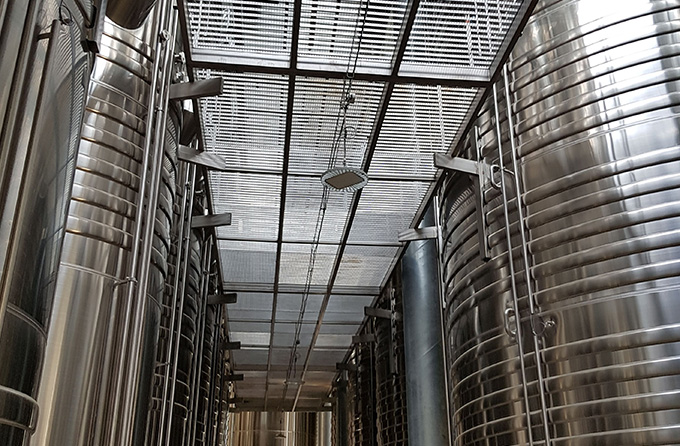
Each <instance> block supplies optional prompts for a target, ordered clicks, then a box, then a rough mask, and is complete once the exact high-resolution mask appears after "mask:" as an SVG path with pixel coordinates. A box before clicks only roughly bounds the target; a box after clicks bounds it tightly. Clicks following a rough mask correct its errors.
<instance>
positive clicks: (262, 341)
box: [230, 331, 271, 348]
mask: <svg viewBox="0 0 680 446" xmlns="http://www.w3.org/2000/svg"><path fill="white" fill-rule="evenodd" d="M270 338H271V336H270V334H269V333H256V332H245V331H232V332H231V336H230V339H231V340H232V341H234V342H240V343H241V347H242V348H250V347H268V346H269V343H270Z"/></svg>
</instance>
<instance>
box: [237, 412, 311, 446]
mask: <svg viewBox="0 0 680 446" xmlns="http://www.w3.org/2000/svg"><path fill="white" fill-rule="evenodd" d="M319 416H320V414H319V413H316V412H234V413H232V414H231V415H230V417H231V421H230V431H229V443H228V444H229V445H230V446H316V439H317V433H316V430H317V419H318V417H319Z"/></svg>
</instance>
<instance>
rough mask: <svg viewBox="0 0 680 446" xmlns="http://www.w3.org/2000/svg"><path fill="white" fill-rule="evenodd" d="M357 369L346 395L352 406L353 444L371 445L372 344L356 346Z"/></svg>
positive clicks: (372, 410) (373, 387)
mask: <svg viewBox="0 0 680 446" xmlns="http://www.w3.org/2000/svg"><path fill="white" fill-rule="evenodd" d="M356 365H357V371H356V373H355V374H354V383H353V388H354V389H353V391H352V392H351V393H350V392H349V391H348V396H349V398H350V399H351V400H352V402H353V406H354V423H352V428H353V433H352V435H353V437H354V443H353V444H354V446H373V444H374V443H375V434H376V432H375V377H374V374H375V358H374V355H373V345H372V344H370V343H362V344H358V345H357V346H356Z"/></svg>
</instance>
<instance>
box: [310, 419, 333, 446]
mask: <svg viewBox="0 0 680 446" xmlns="http://www.w3.org/2000/svg"><path fill="white" fill-rule="evenodd" d="M332 444H333V414H332V412H317V413H316V441H315V442H314V446H331V445H332Z"/></svg>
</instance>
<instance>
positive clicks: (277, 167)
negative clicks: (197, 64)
mask: <svg viewBox="0 0 680 446" xmlns="http://www.w3.org/2000/svg"><path fill="white" fill-rule="evenodd" d="M195 73H196V78H197V79H206V78H210V77H216V76H222V78H223V89H224V94H223V95H222V96H218V97H209V98H201V99H199V109H200V112H201V128H202V132H203V139H204V145H205V147H206V148H207V150H208V151H209V152H211V153H214V154H216V155H219V156H220V157H222V158H224V160H225V161H226V165H227V167H228V168H229V169H231V170H240V171H249V172H278V173H280V172H281V171H282V168H283V144H284V136H285V129H286V102H287V98H288V77H287V76H276V75H271V74H247V75H246V74H236V73H224V72H220V71H216V70H208V69H200V70H195Z"/></svg>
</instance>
